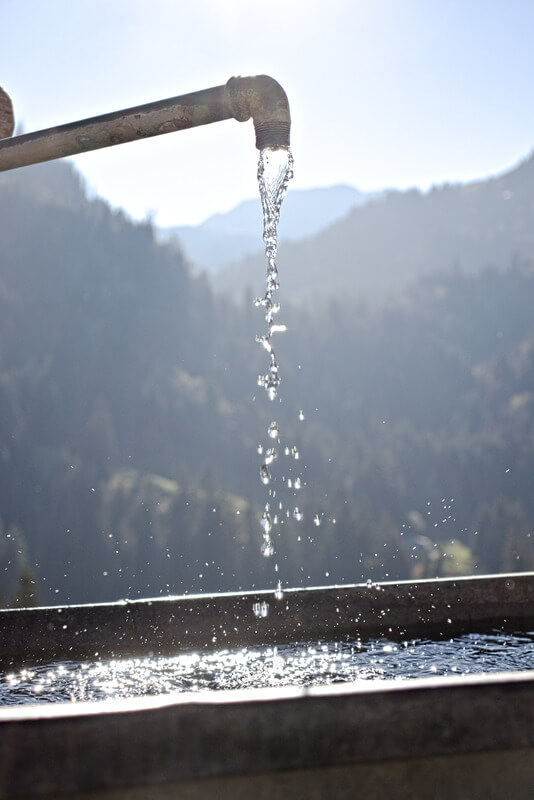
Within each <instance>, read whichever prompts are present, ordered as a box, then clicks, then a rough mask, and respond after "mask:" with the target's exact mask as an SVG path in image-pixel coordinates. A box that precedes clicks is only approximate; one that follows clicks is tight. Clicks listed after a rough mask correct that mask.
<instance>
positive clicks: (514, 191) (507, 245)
mask: <svg viewBox="0 0 534 800" xmlns="http://www.w3.org/2000/svg"><path fill="white" fill-rule="evenodd" d="M287 199H288V201H289V199H290V195H288V198H287ZM284 214H285V208H283V209H282V218H283V216H284ZM533 223H534V155H532V154H531V155H530V156H529V157H528V158H526V159H524V160H523V161H521V162H520V163H519V164H518V166H516V167H514V168H513V169H511V170H509V171H507V172H505V173H503V174H501V175H498V176H497V177H491V178H488V179H486V180H480V181H476V182H473V183H469V184H444V185H443V186H437V187H434V188H432V189H431V190H430V191H428V192H426V193H423V192H421V191H419V190H417V189H412V190H409V191H404V192H400V191H390V192H387V193H386V194H385V195H383V196H382V197H381V198H379V199H378V200H377V201H376V202H373V203H366V204H365V205H360V207H356V208H354V209H352V210H351V211H350V212H349V213H348V214H347V215H346V216H345V217H344V218H343V219H340V220H337V221H335V222H334V223H333V224H332V225H330V227H328V228H326V229H325V230H323V231H321V232H319V233H318V234H316V235H314V236H312V237H310V238H307V239H304V240H301V241H298V242H286V243H282V245H281V247H280V249H279V254H278V267H279V270H280V274H281V277H282V281H281V285H282V290H283V292H284V296H286V297H291V298H292V299H293V300H294V301H295V302H300V303H305V302H308V301H311V300H312V299H313V300H314V302H315V301H316V299H317V298H318V297H323V298H324V297H329V296H336V297H346V296H347V295H349V296H350V295H352V296H355V297H363V298H366V299H379V298H381V297H384V296H387V295H388V294H391V293H392V292H395V291H397V290H399V289H402V288H403V286H405V285H406V284H407V283H409V282H411V281H413V280H414V279H415V278H417V277H419V276H422V275H425V274H429V273H437V272H446V271H449V270H451V269H459V270H461V271H463V272H465V273H467V274H476V273H478V272H480V271H481V270H482V269H484V268H485V267H488V266H498V267H499V268H506V267H507V266H509V265H510V264H511V263H513V262H514V261H516V260H518V259H519V260H520V261H525V260H529V259H534V224H533ZM263 272H264V263H263V257H262V256H261V254H258V255H257V256H254V257H250V258H247V259H243V260H241V261H240V262H238V263H236V264H234V265H232V266H230V267H228V268H226V269H225V270H223V272H221V274H220V275H218V276H217V278H216V281H215V285H216V286H217V288H219V289H221V290H224V288H225V286H227V285H232V286H233V287H234V288H236V289H237V290H239V288H240V287H243V288H245V287H249V288H251V289H252V290H253V291H257V287H258V286H259V285H261V281H262V276H263Z"/></svg>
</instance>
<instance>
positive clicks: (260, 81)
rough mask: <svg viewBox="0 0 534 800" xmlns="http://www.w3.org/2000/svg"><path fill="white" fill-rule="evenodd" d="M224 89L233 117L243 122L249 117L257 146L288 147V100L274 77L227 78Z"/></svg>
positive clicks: (289, 120)
mask: <svg viewBox="0 0 534 800" xmlns="http://www.w3.org/2000/svg"><path fill="white" fill-rule="evenodd" d="M226 93H227V97H228V103H229V106H230V109H231V111H232V116H233V117H234V119H236V120H238V122H246V120H248V119H250V117H252V120H253V122H254V129H255V131H256V147H257V148H258V150H263V149H264V148H265V147H274V148H276V147H283V148H288V147H289V133H290V128H291V117H290V114H289V102H288V100H287V96H286V93H285V92H284V90H283V89H282V87H281V86H280V84H279V83H277V81H275V80H274V79H273V78H270V77H269V76H268V75H254V76H251V77H249V78H240V77H237V78H230V80H229V81H228V83H227V84H226Z"/></svg>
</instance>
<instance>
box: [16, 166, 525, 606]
mask: <svg viewBox="0 0 534 800" xmlns="http://www.w3.org/2000/svg"><path fill="white" fill-rule="evenodd" d="M527 173H528V165H523V168H522V169H521V170H519V171H518V174H516V175H515V177H514V176H512V177H511V178H509V179H507V181H506V183H505V187H506V188H503V187H502V186H499V187H497V189H496V190H495V191H496V200H495V203H496V204H497V200H499V198H500V202H505V203H511V202H514V201H513V196H514V194H515V195H517V196H522V197H528V191H529V189H528V187H529V185H530V184H529V181H530V178H528V177H527ZM490 185H491V182H490ZM455 191H456V190H455ZM458 191H459V190H458ZM502 191H506V192H509V193H512V194H511V196H508V195H507V199H506V200H504V199H503V198H502ZM499 192H501V194H499ZM475 195H476V192H475ZM451 196H452V195H451ZM454 197H456V194H454ZM397 199H398V198H397ZM417 201H418V203H419V204H420V205H423V206H424V205H425V203H426V200H425V198H421V197H418V198H417ZM379 202H380V201H379ZM384 202H385V201H384ZM387 202H390V200H389V199H388V200H387ZM525 202H526V201H525ZM475 206H476V204H475ZM488 206H489V207H491V204H488V202H486V207H488ZM476 207H477V208H478V206H476ZM506 207H507V206H506ZM371 208H372V204H371V205H369V206H368V210H371ZM437 208H438V209H440V208H441V207H440V206H439V204H438V206H437ZM521 208H522V206H521V204H520V203H517V204H516V208H515V211H514V219H515V220H516V221H517V222H518V228H517V238H518V240H520V241H523V239H521V236H523V233H524V232H526V219H527V217H528V213H527V211H528V209H527V210H525V211H524V219H523V217H522V216H521V214H520V213H519V212H520V209H521ZM365 210H366V209H361V211H365ZM464 210H465V209H464ZM451 218H453V219H454V215H452V214H451ZM472 218H473V219H478V217H477V215H476V214H474V213H473V215H472ZM488 218H489V215H488V214H487V213H486V214H485V216H484V219H488ZM501 218H502V216H501V217H499V219H501ZM425 219H426V225H427V227H428V228H431V229H433V230H434V229H435V228H436V226H437V225H438V222H439V221H438V220H435V219H433V218H432V217H431V216H428V217H427V218H425ZM464 222H465V224H466V226H467V229H468V230H469V229H470V226H471V225H472V219H471V218H469V217H468V216H467V215H465V218H464ZM521 226H523V227H521ZM399 227H401V228H402V226H401V225H399ZM486 234H487V237H488V238H489V240H490V241H493V240H494V239H495V236H496V232H495V231H494V230H493V229H487V231H486ZM525 235H526V233H525ZM400 238H401V237H400V235H399V239H400ZM420 238H421V241H422V242H426V240H425V237H424V235H423V234H421V237H420ZM508 238H510V237H508ZM525 241H526V239H525ZM436 245H437V246H436V248H435V249H434V250H432V249H431V248H430V245H429V244H428V243H427V244H426V245H425V246H426V247H427V254H428V260H429V263H428V268H429V269H430V268H431V266H432V264H435V263H439V261H440V258H441V256H442V253H441V250H442V249H443V248H445V247H447V246H450V242H448V240H447V239H445V238H443V239H440V240H436ZM414 246H415V245H414V243H412V248H414ZM473 252H478V251H476V249H474V250H473ZM396 255H397V257H398V258H402V255H403V254H402V253H401V252H399V253H397V254H396ZM497 255H498V254H497ZM497 255H496V256H495V257H496V258H497ZM395 263H396V262H395ZM496 263H497V262H496ZM262 266H263V265H262ZM393 266H395V264H394V265H393ZM469 267H470V263H468V262H466V263H465V265H464V271H463V272H462V271H460V270H452V271H450V270H449V271H447V272H444V273H443V274H440V275H435V274H431V275H426V276H424V277H420V278H419V279H417V280H416V281H415V282H414V283H412V285H410V286H409V287H404V288H402V289H400V290H399V292H398V293H397V294H395V296H393V297H392V298H391V299H390V300H389V301H388V302H387V303H381V304H377V305H370V304H369V305H368V306H367V307H366V305H365V304H363V303H361V302H358V301H356V300H354V299H353V298H352V297H351V296H350V294H349V293H348V292H347V293H345V294H343V295H341V296H338V297H337V298H336V297H331V298H330V300H329V302H328V303H326V304H324V305H323V306H322V307H320V308H319V307H318V304H317V303H314V304H313V305H311V304H310V305H309V306H308V307H304V308H302V307H301V308H299V307H297V306H296V305H295V304H292V303H290V302H287V303H284V306H283V309H282V312H281V315H282V316H283V322H285V323H287V325H288V331H287V333H285V334H277V336H279V340H278V341H277V361H278V364H279V367H280V374H281V378H282V383H281V387H280V402H278V400H277V401H276V402H275V403H270V402H269V401H268V400H267V398H266V397H265V395H264V393H263V392H262V391H260V390H259V389H258V386H257V376H258V374H260V373H261V372H264V371H265V369H266V364H267V356H266V353H265V351H264V350H263V348H260V347H259V346H258V345H257V344H256V342H255V341H254V335H255V333H258V332H259V331H263V330H265V322H264V319H263V318H262V314H261V313H260V311H259V309H256V308H254V307H253V306H252V303H250V302H246V303H245V302H244V301H243V299H242V293H239V292H238V293H237V294H236V295H235V296H233V297H231V298H229V299H228V300H227V301H226V302H221V300H220V298H218V297H216V296H214V294H213V292H212V290H211V288H210V286H209V284H208V282H207V281H206V280H205V278H204V277H202V276H199V275H195V274H192V272H191V271H190V270H189V268H188V265H187V263H186V262H185V261H184V259H183V257H182V256H181V254H180V253H179V252H177V250H176V249H175V248H172V247H168V246H163V245H161V244H159V243H158V242H157V241H156V239H155V236H154V230H153V228H152V226H151V225H150V224H148V223H141V224H136V223H134V222H132V221H131V220H130V219H128V218H127V217H126V216H125V215H124V214H123V213H121V212H118V211H113V210H112V209H111V208H110V207H109V205H108V204H107V203H106V202H104V201H103V200H100V199H92V200H89V199H88V197H87V195H86V192H85V188H84V185H83V182H82V181H81V180H80V178H79V175H78V174H77V173H76V171H75V170H74V169H73V168H72V167H71V166H70V165H69V164H66V163H61V162H60V163H50V164H43V165H40V166H36V167H28V168H27V169H26V168H25V169H22V170H18V171H14V172H12V173H5V174H2V175H0V599H1V601H2V603H3V604H5V605H9V604H13V603H15V604H21V603H25V602H28V600H30V601H32V602H35V601H36V600H37V599H38V600H39V601H40V602H41V603H59V604H63V603H67V602H97V601H104V600H112V599H119V598H120V597H135V596H140V595H144V596H154V595H160V594H170V593H182V592H186V591H189V592H191V591H195V592H196V591H206V592H213V591H232V590H238V589H240V588H247V589H250V588H254V587H260V586H261V587H262V588H263V587H265V588H268V587H271V588H272V587H274V585H275V584H276V580H277V579H278V578H280V580H281V581H282V582H283V584H284V585H293V586H299V585H300V586H302V585H318V584H321V583H323V584H324V583H343V582H354V581H361V580H366V579H367V578H371V579H372V580H378V581H380V580H384V579H387V578H390V579H393V578H408V577H410V576H412V577H424V576H427V577H430V576H432V575H436V574H438V575H451V574H465V573H466V572H470V571H474V570H477V569H478V571H480V572H483V571H494V572H497V571H506V570H508V571H514V570H528V569H532V568H533V567H534V537H532V536H531V532H532V530H534V493H533V492H532V475H533V474H534V322H533V315H532V308H533V307H534V270H533V269H532V264H528V263H522V262H521V260H520V259H516V263H514V264H512V265H510V264H509V263H508V264H507V263H497V267H498V269H483V270H482V271H476V270H469ZM262 273H263V268H262ZM331 274H333V269H332V262H331V261H330V260H328V261H326V262H325V264H324V269H323V276H324V277H323V284H322V285H323V286H324V285H325V284H326V281H327V279H329V277H330V275H331ZM282 285H283V287H285V284H284V283H283V284H282ZM300 409H303V412H304V420H302V421H301V420H300V414H299V410H300ZM273 420H276V421H277V423H278V424H279V430H280V437H279V439H280V441H279V442H278V440H274V441H273V440H272V439H267V427H268V426H269V423H270V422H271V421H273ZM267 442H268V444H269V447H273V448H274V450H275V451H276V452H271V453H270V456H271V457H272V459H273V461H272V465H271V466H270V470H271V472H272V481H271V484H270V486H269V487H266V486H264V485H263V483H262V482H261V481H260V474H259V473H260V465H261V463H262V459H263V458H264V457H265V456H264V455H263V454H259V453H258V449H257V447H258V444H259V443H263V446H265V445H266V443H267ZM295 452H298V454H299V456H300V457H299V458H298V459H297V458H296V457H295ZM296 478H299V481H300V484H301V488H300V489H298V486H297V481H296V480H295V479H296ZM289 483H291V486H290V485H289ZM268 490H269V491H270V492H271V494H269V495H268V494H267V491H268ZM275 493H276V499H275ZM267 498H268V499H269V502H270V503H271V513H272V514H273V518H274V513H275V512H276V514H277V516H278V521H277V522H276V523H274V528H273V534H274V536H273V538H274V540H275V548H276V557H275V558H273V559H269V558H263V557H262V556H261V555H260V543H261V541H262V534H261V526H260V516H261V513H262V511H263V509H264V507H265V502H266V500H267ZM279 503H282V510H283V511H284V512H285V513H280V505H279ZM297 505H298V508H299V510H300V512H302V515H303V519H302V521H300V520H298V519H297V517H300V514H299V515H297V516H295V515H294V513H291V512H292V511H294V509H295V507H296V506H297ZM315 515H317V516H318V521H319V522H320V525H319V526H317V525H316V524H314V523H313V519H314V517H315ZM414 533H416V534H417V542H416V543H419V542H420V539H421V537H426V545H427V547H426V552H430V553H432V554H434V553H435V554H436V557H435V558H434V557H432V559H429V560H428V561H427V562H424V561H423V560H421V561H420V560H418V556H417V552H415V553H414V550H413V545H414V541H413V534H414ZM275 563H276V565H277V567H278V572H276V573H275V570H274V564H275ZM32 587H34V591H33V592H32ZM32 594H33V595H34V597H33V598H32V597H31V595H32ZM251 613H252V612H251Z"/></svg>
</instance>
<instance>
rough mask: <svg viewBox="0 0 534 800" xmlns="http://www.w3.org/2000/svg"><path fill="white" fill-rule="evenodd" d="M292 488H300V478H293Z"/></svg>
mask: <svg viewBox="0 0 534 800" xmlns="http://www.w3.org/2000/svg"><path fill="white" fill-rule="evenodd" d="M293 488H294V489H301V488H302V481H301V479H300V478H295V480H294V482H293Z"/></svg>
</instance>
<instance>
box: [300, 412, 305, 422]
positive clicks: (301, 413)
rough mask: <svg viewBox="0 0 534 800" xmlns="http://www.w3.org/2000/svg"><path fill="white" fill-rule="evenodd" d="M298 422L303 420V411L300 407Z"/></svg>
mask: <svg viewBox="0 0 534 800" xmlns="http://www.w3.org/2000/svg"><path fill="white" fill-rule="evenodd" d="M299 422H304V411H303V410H302V409H300V411H299Z"/></svg>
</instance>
